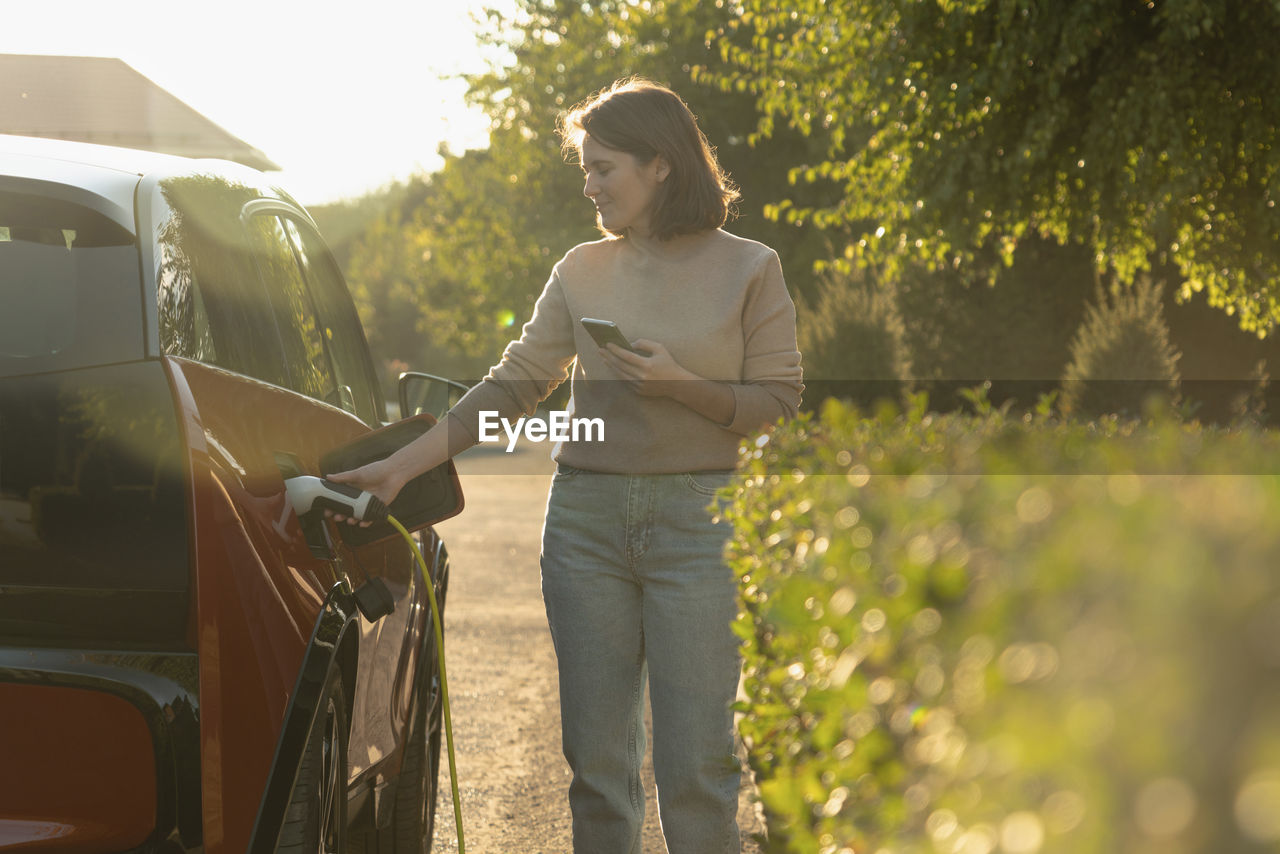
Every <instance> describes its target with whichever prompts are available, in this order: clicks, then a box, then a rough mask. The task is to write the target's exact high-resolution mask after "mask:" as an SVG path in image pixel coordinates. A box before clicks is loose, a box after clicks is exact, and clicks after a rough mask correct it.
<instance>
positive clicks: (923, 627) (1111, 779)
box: [726, 400, 1280, 854]
mask: <svg viewBox="0 0 1280 854" xmlns="http://www.w3.org/2000/svg"><path fill="white" fill-rule="evenodd" d="M915 403H916V406H915V411H914V412H912V413H909V414H906V415H902V414H897V413H889V412H886V413H882V414H880V415H879V416H877V417H864V416H863V415H861V414H860V413H859V412H858V411H857V410H855V409H853V408H851V407H848V406H847V405H845V404H840V403H837V402H834V401H833V402H831V403H829V404H828V406H827V407H826V408H825V409H824V411H823V413H822V417H821V418H820V419H812V418H809V417H807V416H806V417H803V418H801V419H799V420H797V421H795V422H793V423H792V424H791V425H789V426H786V427H783V428H780V429H779V430H778V431H776V432H774V433H772V434H769V435H767V436H763V437H760V438H759V439H758V440H757V441H756V443H755V444H750V443H748V444H745V445H744V457H745V459H744V461H743V464H742V466H741V467H740V468H741V470H742V473H743V474H744V475H746V477H744V479H743V482H742V486H741V487H740V488H739V489H738V490H737V492H736V495H734V496H733V497H732V498H731V499H730V501H731V503H730V505H729V507H728V509H727V513H726V515H727V517H728V518H730V519H731V521H732V523H733V525H734V529H735V533H734V539H733V542H732V543H731V545H730V547H729V559H730V562H731V565H732V566H733V568H734V570H735V572H736V574H737V577H738V578H739V581H740V597H741V604H742V611H743V613H742V615H741V616H740V618H739V621H738V623H737V626H736V629H737V631H738V632H739V634H740V636H741V638H742V639H743V642H744V655H745V673H746V683H745V684H746V695H747V699H746V700H745V701H743V703H742V704H741V705H740V711H741V712H743V713H744V715H743V718H742V720H741V723H740V732H741V734H742V736H743V738H744V741H745V742H746V745H747V748H748V752H749V758H750V763H751V765H752V768H753V770H754V772H755V774H756V778H757V782H758V783H759V788H760V796H761V799H762V801H763V807H764V811H765V814H766V820H767V826H768V836H769V841H768V843H767V846H768V847H767V849H766V850H769V851H775V852H806V854H813V853H814V852H831V854H837V852H839V854H843V853H844V852H858V854H862V852H866V854H877V852H879V854H888V852H898V854H901V853H902V852H955V854H985V853H986V852H997V851H1002V852H1013V854H1017V853H1018V852H1023V854H1031V852H1071V854H1090V852H1148V851H1150V852H1156V851H1159V852H1163V854H1169V853H1170V852H1192V851H1195V852H1236V851H1277V850H1280V679H1278V678H1277V677H1280V573H1278V570H1280V524H1278V522H1280V479H1278V478H1277V477H1276V476H1275V475H1274V474H1272V473H1276V472H1280V443H1278V442H1277V440H1276V439H1275V438H1274V436H1272V435H1270V434H1267V433H1265V432H1264V431H1262V430H1259V429H1257V428H1254V427H1251V426H1244V427H1238V428H1234V429H1208V428H1203V427H1198V426H1188V425H1184V424H1181V423H1178V422H1176V421H1175V420H1173V419H1160V418H1149V419H1148V420H1147V421H1146V422H1137V421H1132V422H1127V423H1126V422H1120V421H1117V420H1114V419H1111V420H1107V419H1104V420H1101V421H1095V422H1088V423H1085V422H1070V421H1059V420H1056V419H1051V418H1050V417H1049V416H1048V415H1047V413H1041V414H1040V415H1038V416H1037V415H1034V414H1030V415H1027V416H1024V417H1020V418H1012V417H1008V416H1007V415H1006V414H1005V413H1003V412H1000V411H992V410H991V409H990V407H987V408H986V411H985V412H983V413H982V414H979V415H965V414H948V415H942V416H937V415H927V414H925V413H924V411H923V410H924V405H923V402H922V401H920V400H917V401H916V402H915ZM1228 472H1229V473H1230V474H1227V473H1228ZM1254 472H1265V473H1267V474H1254Z"/></svg>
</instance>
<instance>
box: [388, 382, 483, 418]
mask: <svg viewBox="0 0 1280 854" xmlns="http://www.w3.org/2000/svg"><path fill="white" fill-rule="evenodd" d="M469 390H470V389H468V388H467V386H465V385H463V384H462V383H460V382H456V381H454V380H449V379H445V378H444V377H437V376H435V375H433V374H422V373H418V372H417V371H407V372H405V373H403V374H401V375H400V417H401V418H410V417H412V416H414V415H421V414H422V413H424V412H425V413H426V414H428V415H430V416H431V417H432V418H435V419H436V420H439V419H441V418H443V417H444V414H445V413H446V412H448V411H449V409H450V407H452V406H453V405H454V404H455V403H457V402H458V401H459V400H460V399H461V398H462V396H463V395H464V394H466V393H467V392H468V391H469Z"/></svg>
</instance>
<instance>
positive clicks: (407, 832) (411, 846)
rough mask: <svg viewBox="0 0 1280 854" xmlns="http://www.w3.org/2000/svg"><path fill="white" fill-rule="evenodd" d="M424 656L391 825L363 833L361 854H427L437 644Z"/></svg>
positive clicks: (436, 761)
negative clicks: (365, 853) (426, 656)
mask: <svg viewBox="0 0 1280 854" xmlns="http://www.w3.org/2000/svg"><path fill="white" fill-rule="evenodd" d="M425 652H426V653H427V654H428V655H429V656H430V657H429V658H426V659H425V660H424V661H423V662H422V666H423V668H424V671H425V672H423V673H422V675H421V676H420V677H419V679H418V702H417V706H416V710H415V712H414V721H413V725H412V728H411V729H410V734H409V740H408V742H407V743H406V744H405V753H404V764H403V765H402V766H401V770H400V778H399V780H398V781H397V783H396V790H395V801H394V803H393V805H392V812H391V820H390V822H389V823H388V825H387V826H386V827H385V828H381V829H378V830H374V831H371V832H369V833H367V834H365V836H364V840H363V842H364V845H363V850H364V851H365V852H368V854H374V852H376V854H429V852H430V851H431V844H432V836H433V834H434V833H435V813H436V801H437V800H438V797H439V793H440V785H439V779H440V738H441V733H442V732H443V726H442V724H441V721H442V712H443V706H442V704H441V692H440V671H439V668H438V666H437V665H436V663H435V644H434V643H431V644H429V645H428V646H427V648H426V650H425Z"/></svg>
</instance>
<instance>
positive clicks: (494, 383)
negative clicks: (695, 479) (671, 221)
mask: <svg viewBox="0 0 1280 854" xmlns="http://www.w3.org/2000/svg"><path fill="white" fill-rule="evenodd" d="M582 317H595V318H600V319H603V320H612V321H614V322H615V323H616V324H617V325H618V327H619V329H621V331H622V333H623V334H624V335H625V336H626V337H627V338H629V339H630V340H633V341H634V340H636V339H638V338H648V339H650V340H653V341H658V342H660V343H661V344H663V346H665V347H666V348H667V350H668V351H669V352H670V353H671V356H672V357H673V358H674V359H675V361H676V362H677V363H679V364H680V365H681V366H682V367H684V368H685V369H686V370H688V371H691V372H693V373H694V374H697V375H698V376H701V377H703V378H705V379H711V380H720V381H724V382H727V383H729V384H730V388H731V389H732V391H733V397H734V403H735V409H734V416H733V420H732V421H731V422H730V423H729V424H727V425H720V424H716V423H714V422H713V421H711V420H710V419H708V418H706V417H705V416H703V415H700V414H699V413H697V412H694V411H693V410H692V409H689V408H687V407H686V406H684V405H683V404H681V403H677V402H676V401H674V400H672V399H671V398H667V397H646V396H642V395H639V394H637V393H636V392H635V391H634V390H632V389H631V387H630V386H628V385H627V384H626V383H623V382H621V381H620V380H618V379H616V376H615V375H614V374H613V372H612V371H611V369H610V368H609V367H608V366H607V365H606V364H605V363H604V362H603V360H601V359H600V357H599V355H598V354H597V352H596V344H595V342H594V341H593V340H592V339H591V336H590V335H588V334H587V331H586V329H584V328H583V326H582V324H581V323H579V322H578V321H579V319H580V318H582ZM571 374H572V386H571V397H570V405H569V415H570V417H572V418H574V419H581V418H593V419H600V420H601V422H602V424H603V431H604V441H595V440H596V439H598V432H597V434H596V435H593V436H591V438H592V439H593V441H585V438H586V433H585V431H583V432H580V434H579V436H580V439H579V441H564V442H561V443H559V444H558V446H557V447H555V448H554V449H553V454H552V455H553V457H554V458H555V459H556V461H557V462H561V463H565V464H566V465H570V466H574V467H577V468H583V469H590V470H594V471H603V472H627V473H637V474H639V473H660V472H683V471H705V470H709V469H729V468H733V467H734V466H735V465H736V463H737V458H738V453H737V447H738V444H739V442H740V441H741V439H742V437H743V436H744V435H747V434H750V433H752V432H754V431H756V430H758V429H760V428H762V427H764V426H766V425H768V424H771V423H773V422H776V421H777V420H778V419H779V418H790V417H792V416H794V415H795V414H796V410H797V408H798V406H799V404H800V394H801V392H802V391H803V389H804V386H803V384H802V383H801V370H800V353H799V351H798V350H797V349H796V314H795V306H794V304H793V303H792V301H791V297H790V296H789V295H788V293H787V288H786V284H785V283H784V281H783V278H782V265H781V264H780V263H779V261H778V255H777V253H776V252H774V251H773V250H772V249H770V248H769V247H767V246H765V245H763V244H761V243H757V242H755V241H752V240H745V239H743V238H740V237H735V236H733V235H731V234H729V233H727V232H725V231H722V230H720V229H716V230H714V231H706V232H701V233H699V234H695V235H685V236H680V237H676V238H673V239H671V240H668V241H662V242H656V241H646V240H636V239H632V238H618V239H606V240H600V241H596V242H594V243H584V244H582V245H580V246H576V247H574V248H573V249H572V250H570V251H569V253H568V254H567V255H565V256H564V258H562V259H561V260H560V262H559V263H557V264H556V266H555V268H554V269H553V270H552V272H551V278H550V279H549V280H548V282H547V284H546V287H545V288H544V289H543V292H542V295H541V296H540V297H539V298H538V302H537V304H536V305H535V306H534V310H533V317H532V318H530V320H529V322H528V323H526V324H525V325H524V328H523V330H522V331H521V335H520V339H519V340H517V341H512V342H511V343H510V344H509V345H508V346H507V349H506V351H505V352H504V353H503V355H502V361H501V362H499V363H498V364H497V365H495V366H494V367H493V368H492V369H491V370H490V371H489V374H488V376H486V377H485V378H484V381H483V382H481V383H479V384H477V385H476V386H475V387H474V388H472V389H471V391H469V392H468V393H467V394H466V395H464V396H463V398H462V400H460V401H459V402H458V403H457V404H456V405H455V406H454V407H453V409H452V410H450V413H449V416H448V417H449V419H450V421H451V423H450V429H449V444H450V453H451V454H454V453H457V452H459V451H461V450H463V449H465V448H467V447H470V446H471V445H473V444H475V443H476V442H477V441H478V437H479V435H480V427H479V414H480V413H481V411H485V410H488V411H496V412H498V413H500V416H501V417H504V418H507V419H508V420H509V421H510V422H511V423H512V424H514V423H515V422H516V419H517V418H519V416H521V415H526V416H527V415H531V414H533V413H534V411H535V407H536V406H537V404H538V403H539V402H540V401H541V400H543V399H545V398H546V397H547V395H549V394H550V393H551V392H552V390H554V389H555V387H556V386H558V385H559V384H560V383H561V382H563V381H564V380H565V379H566V378H568V377H569V376H570V375H571ZM489 423H490V425H492V424H493V421H492V420H490V422H489ZM497 432H498V433H499V435H501V437H502V447H506V446H507V436H506V433H505V432H503V431H502V430H501V429H500V428H499V429H498V431H497ZM493 433H494V428H493V427H492V426H491V427H490V429H489V434H490V435H493ZM521 441H522V442H523V441H526V440H525V439H521Z"/></svg>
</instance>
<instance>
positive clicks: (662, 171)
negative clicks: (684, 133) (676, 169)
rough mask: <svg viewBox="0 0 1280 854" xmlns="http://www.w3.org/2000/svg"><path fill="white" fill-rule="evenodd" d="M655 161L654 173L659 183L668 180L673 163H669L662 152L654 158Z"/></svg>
mask: <svg viewBox="0 0 1280 854" xmlns="http://www.w3.org/2000/svg"><path fill="white" fill-rule="evenodd" d="M653 162H654V171H653V175H654V177H655V178H657V179H658V183H659V184H661V183H662V182H663V181H665V180H667V176H668V175H670V174H671V164H670V163H668V162H667V158H665V157H663V156H662V155H661V154H659V155H658V156H657V157H655V158H653Z"/></svg>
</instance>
